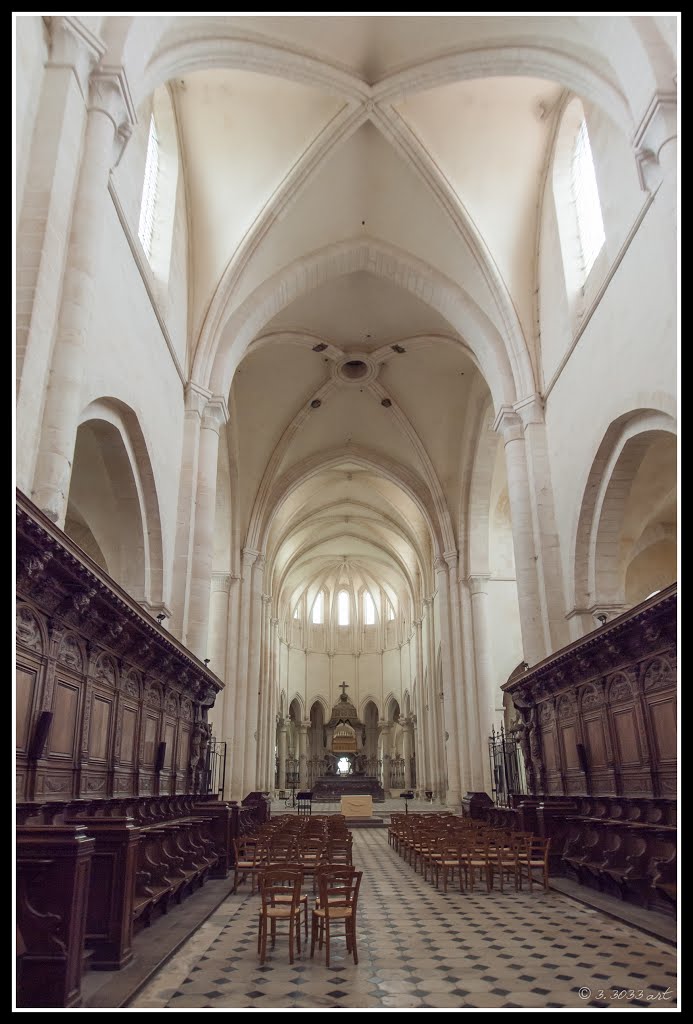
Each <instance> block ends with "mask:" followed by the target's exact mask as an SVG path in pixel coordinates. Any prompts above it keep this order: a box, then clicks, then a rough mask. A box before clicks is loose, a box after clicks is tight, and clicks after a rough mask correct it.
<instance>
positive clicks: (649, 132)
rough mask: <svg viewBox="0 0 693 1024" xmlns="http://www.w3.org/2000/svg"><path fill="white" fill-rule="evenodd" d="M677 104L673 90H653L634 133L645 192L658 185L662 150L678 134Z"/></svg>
mask: <svg viewBox="0 0 693 1024" xmlns="http://www.w3.org/2000/svg"><path fill="white" fill-rule="evenodd" d="M677 106H678V104H677V96H676V92H675V91H673V90H672V91H671V92H669V91H664V90H658V91H656V92H655V93H653V95H652V96H651V98H650V101H649V103H648V105H647V107H646V109H645V113H644V114H643V116H642V117H641V119H640V123H639V124H638V126H637V128H636V129H635V132H634V134H633V149H634V150H635V158H636V160H637V164H638V174H639V176H640V186H641V188H642V189H643V190H645V191H650V192H651V191H653V190H654V189H655V188H656V187H657V186H658V185H659V183H660V181H661V178H662V167H661V152H662V150H663V149H664V147H665V146H666V144H667V143H668V142H673V141H674V140H675V139H676V138H677V137H678V125H677V123H676V115H677Z"/></svg>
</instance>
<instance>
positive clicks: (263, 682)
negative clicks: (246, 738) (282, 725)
mask: <svg viewBox="0 0 693 1024" xmlns="http://www.w3.org/2000/svg"><path fill="white" fill-rule="evenodd" d="M269 603H270V597H269V594H263V595H262V620H261V623H260V671H259V677H258V690H259V691H260V692H259V694H258V735H257V763H256V766H255V776H256V778H257V788H258V789H259V790H265V789H267V786H266V785H265V776H266V772H265V762H266V758H265V751H266V750H267V746H268V743H269V732H270V729H271V724H270V720H269V718H268V715H267V709H268V692H267V672H268V658H267V639H268V624H269Z"/></svg>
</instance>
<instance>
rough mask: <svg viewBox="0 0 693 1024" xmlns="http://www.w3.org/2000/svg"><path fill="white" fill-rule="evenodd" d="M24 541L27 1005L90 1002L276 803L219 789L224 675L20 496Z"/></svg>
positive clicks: (21, 646)
mask: <svg viewBox="0 0 693 1024" xmlns="http://www.w3.org/2000/svg"><path fill="white" fill-rule="evenodd" d="M16 537H17V546H16V550H17V610H16V615H17V618H16V653H17V672H16V741H17V751H16V821H17V835H16V925H17V1005H18V1006H20V1007H63V1006H66V1007H76V1006H79V1005H80V1003H81V979H82V976H83V972H84V970H85V968H86V967H87V966H88V967H89V969H94V970H99V969H100V970H114V969H119V968H122V967H124V966H125V965H127V964H128V963H129V962H130V961H131V959H132V957H133V949H132V944H133V936H134V935H135V934H136V933H137V931H138V930H139V929H141V928H144V927H146V926H148V925H149V924H151V922H152V921H155V920H156V919H157V917H158V916H159V915H160V914H163V913H165V912H166V911H167V910H169V909H173V908H175V906H176V905H177V904H178V903H180V902H181V901H182V900H183V899H185V898H187V897H190V896H193V895H194V893H195V892H196V891H197V890H198V889H199V888H200V887H201V886H202V885H203V884H204V883H205V881H206V880H207V879H208V878H224V877H226V875H227V874H228V873H229V869H230V868H231V866H232V850H233V844H232V838H233V836H234V835H238V834H240V833H241V832H242V831H243V830H244V828H246V827H250V825H251V820H253V822H254V818H255V817H258V816H264V815H266V813H267V807H266V804H265V803H264V802H259V803H258V804H252V805H251V806H248V807H240V806H237V805H235V804H234V805H229V804H227V803H224V802H223V801H222V800H220V799H219V798H218V795H216V794H210V793H208V792H207V778H206V767H207V745H208V743H209V738H210V731H211V727H210V726H209V725H208V723H207V711H208V708H209V707H211V706H212V704H213V703H214V699H215V696H216V694H217V693H218V692H219V690H220V689H221V688H222V686H223V684H222V683H221V681H220V680H219V679H218V678H217V677H216V676H215V675H214V674H213V673H212V672H210V671H209V670H208V669H207V667H206V666H205V665H203V664H202V663H201V662H200V661H198V659H197V658H195V657H194V656H193V655H191V654H190V652H189V651H187V650H186V649H185V648H184V647H183V646H182V645H181V644H180V643H179V642H178V641H177V640H176V639H175V638H174V637H172V636H171V635H170V634H169V633H168V632H167V631H166V629H164V628H163V627H162V626H161V625H160V624H159V622H157V621H156V619H154V618H153V617H152V616H151V615H149V614H147V612H145V611H143V610H142V608H141V606H140V605H139V604H137V602H135V601H134V600H132V599H131V598H130V597H129V596H128V595H127V594H126V593H125V591H123V590H122V589H120V588H119V587H118V586H117V585H116V584H115V583H114V582H113V580H112V579H111V578H110V577H109V576H108V575H107V574H106V573H105V572H104V571H103V570H102V569H101V568H100V567H99V566H98V565H97V564H96V563H95V562H93V561H92V560H91V559H90V558H89V557H88V556H87V555H85V554H84V552H83V551H82V550H81V549H80V548H79V547H77V545H75V544H74V543H73V542H72V541H71V540H70V539H69V538H68V537H67V536H66V535H65V534H64V533H63V532H62V531H61V530H59V529H58V528H57V527H55V526H54V525H53V524H52V523H51V522H50V520H48V519H47V518H46V517H45V516H44V515H43V514H42V513H41V512H40V511H39V510H38V509H37V508H36V507H35V506H34V505H33V504H32V503H31V502H30V501H29V500H28V499H27V498H26V497H25V496H24V495H23V494H21V492H18V493H17V534H16Z"/></svg>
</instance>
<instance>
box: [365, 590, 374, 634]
mask: <svg viewBox="0 0 693 1024" xmlns="http://www.w3.org/2000/svg"><path fill="white" fill-rule="evenodd" d="M363 622H364V625H365V626H374V625H375V605H374V604H373V598H372V597H371V595H370V594H369V593H368V591H367V590H366V591H365V593H364V595H363Z"/></svg>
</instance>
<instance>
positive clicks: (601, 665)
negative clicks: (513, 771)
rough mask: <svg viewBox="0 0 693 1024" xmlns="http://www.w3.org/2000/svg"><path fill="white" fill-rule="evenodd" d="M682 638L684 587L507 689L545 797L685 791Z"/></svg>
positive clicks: (527, 755) (539, 789)
mask: <svg viewBox="0 0 693 1024" xmlns="http://www.w3.org/2000/svg"><path fill="white" fill-rule="evenodd" d="M676 644H677V597H676V585H675V584H674V585H672V586H671V587H668V588H666V590H663V591H661V592H660V593H659V594H657V595H656V596H655V597H653V598H650V599H648V600H647V601H644V602H643V603H642V604H641V605H639V606H636V607H635V608H633V609H631V611H630V612H628V613H625V614H624V615H621V616H619V617H618V618H617V619H614V620H612V621H611V622H609V623H607V624H606V625H605V626H603V627H601V628H599V629H597V630H594V631H593V632H592V633H589V634H587V635H586V636H585V637H583V638H582V639H581V640H577V641H575V642H574V643H573V644H570V645H569V646H568V647H566V648H564V649H562V650H560V651H557V652H555V654H553V655H551V656H550V657H549V658H547V659H546V660H545V661H544V662H540V663H539V664H538V665H537V666H535V667H534V668H531V669H529V670H527V671H526V672H524V673H523V674H522V675H521V676H520V677H518V678H517V679H513V680H512V681H510V682H508V683H507V684H506V685H505V686H504V687H503V689H504V690H506V691H507V692H508V693H510V695H511V696H512V698H513V700H514V701H515V705H516V707H517V708H518V709H519V710H520V713H521V717H522V720H523V724H524V727H525V729H526V736H527V740H528V741H529V742H526V743H525V748H524V753H525V762H526V767H527V775H528V778H531V777H532V776H533V777H534V778H535V779H536V780H537V786H536V788H535V789H534V790H533V792H534V793H535V794H536V795H540V794H541V793H542V792H546V793H549V794H551V795H558V794H563V795H566V796H568V795H575V794H583V795H590V794H591V795H595V796H596V795H599V794H603V795H605V796H607V795H608V796H611V795H614V794H627V795H628V796H633V797H651V796H653V795H655V793H659V794H662V795H673V794H675V790H676V787H675V777H676ZM552 708H553V711H552ZM581 745H582V746H584V755H585V758H584V762H583V761H582V760H581V756H582V751H581V749H580V747H581ZM542 752H543V754H542ZM527 762H529V763H527ZM583 764H584V767H585V769H586V770H583ZM542 778H543V780H544V788H543V789H542V786H541V779H542Z"/></svg>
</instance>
